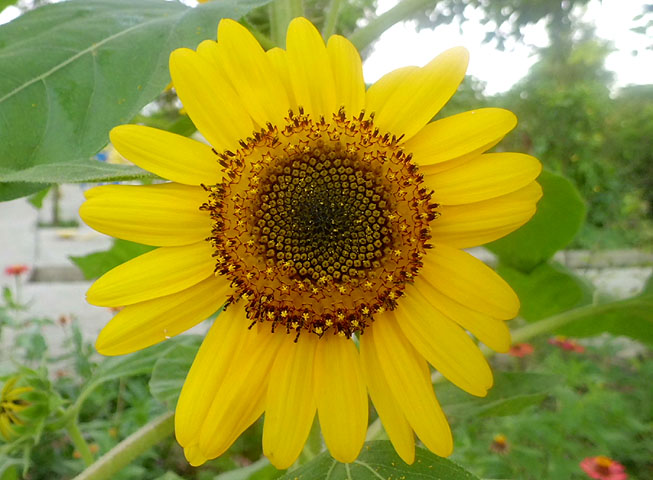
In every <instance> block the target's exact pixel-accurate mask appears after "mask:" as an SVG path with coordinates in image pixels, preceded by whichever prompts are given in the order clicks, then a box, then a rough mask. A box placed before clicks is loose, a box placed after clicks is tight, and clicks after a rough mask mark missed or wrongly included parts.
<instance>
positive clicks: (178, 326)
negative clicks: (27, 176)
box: [80, 18, 541, 468]
mask: <svg viewBox="0 0 653 480" xmlns="http://www.w3.org/2000/svg"><path fill="white" fill-rule="evenodd" d="M286 45H287V48H286V49H285V50H282V49H279V48H273V49H271V50H268V51H264V50H263V49H262V48H261V46H260V45H259V44H258V42H257V41H256V40H255V39H254V37H253V36H252V35H251V34H250V33H249V32H248V31H247V30H246V29H245V28H244V27H242V26H241V25H239V24H238V23H237V22H234V21H233V20H222V21H221V22H220V25H219V28H218V41H217V42H214V41H205V42H202V43H201V44H200V45H199V46H198V48H197V50H196V51H194V50H189V49H179V50H176V51H174V52H173V53H172V55H171V57H170V72H171V76H172V80H173V84H174V87H175V89H176V91H177V93H178V95H179V97H180V99H181V100H182V102H183V104H184V108H185V110H186V111H187V113H188V115H189V116H190V118H191V119H192V120H193V122H194V123H195V125H196V126H197V128H198V130H199V131H200V132H201V133H202V135H203V137H204V138H205V139H206V140H207V142H208V143H209V144H210V145H207V144H205V143H202V142H199V141H195V140H193V139H189V138H185V137H181V136H178V135H174V134H171V133H168V132H162V131H159V130H156V129H153V128H149V127H144V126H137V125H123V126H119V127H116V128H115V129H114V130H113V131H112V132H111V140H112V142H113V144H114V145H115V147H116V149H117V150H118V151H119V152H120V153H121V154H122V155H124V156H125V157H126V158H127V159H128V160H130V161H132V162H133V163H135V164H136V165H139V166H140V167H142V168H145V169H147V170H150V171H152V172H154V173H156V174H158V175H160V176H161V177H164V178H166V179H168V180H170V182H167V183H163V184H157V185H149V186H116V185H110V186H103V187H98V188H95V189H92V190H90V191H88V192H87V199H88V200H87V201H86V202H85V203H84V205H83V206H82V208H81V210H80V214H81V216H82V218H83V219H84V220H85V221H86V222H87V223H88V224H89V225H90V226H92V227H93V228H95V229H97V230H99V231H101V232H104V233H107V234H109V235H113V236H116V237H119V238H123V239H127V240H131V241H135V242H140V243H145V244H149V245H153V246H156V247H159V248H157V249H156V250H153V251H151V252H148V253H146V254H145V255H142V256H140V257H137V258H135V259H133V260H131V261H129V262H127V263H125V264H123V265H121V266H119V267H117V268H115V269H114V270H112V271H110V272H108V273H107V274H105V275H104V276H103V277H101V278H100V279H99V280H98V281H97V282H96V283H95V284H94V285H93V286H92V287H91V289H90V290H89V292H88V300H89V301H90V302H91V303H94V304H96V305H100V306H107V307H123V308H122V309H121V310H120V312H119V313H118V314H117V315H116V316H115V317H114V318H113V320H112V321H111V322H110V323H109V324H108V325H107V326H106V327H105V328H104V330H103V331H102V332H101V333H100V336H99V338H98V341H97V347H98V350H99V351H100V352H101V353H105V354H109V355H116V354H122V353H128V352H131V351H134V350H138V349H140V348H144V347H147V346H149V345H152V344H154V343H157V342H160V341H164V340H165V339H167V338H170V337H171V336H174V335H176V334H178V333H181V332H183V331H184V330H187V329H188V328H190V327H192V326H193V325H195V324H197V323H199V322H200V321H202V320H204V319H205V318H206V317H207V316H209V315H211V314H212V313H214V312H215V311H216V310H218V309H219V308H220V306H222V305H224V304H226V305H227V306H226V309H225V310H224V311H223V312H222V313H221V314H220V316H219V317H218V319H217V320H216V322H215V323H214V324H213V326H212V327H211V330H210V331H209V333H208V334H207V337H206V339H205V340H204V343H203V344H202V346H201V348H200V350H199V352H198V354H197V357H196V359H195V362H194V363H193V366H192V368H191V370H190V372H189V374H188V377H187V378H186V382H185V384H184V387H183V389H182V392H181V396H180V398H179V402H178V404H177V410H176V415H175V425H176V436H177V439H178V441H179V442H180V444H181V445H182V446H183V447H184V451H185V453H186V456H187V458H188V460H189V462H190V463H191V464H193V465H198V464H201V463H203V462H205V461H206V460H207V459H210V458H215V457H217V456H219V455H221V454H222V453H223V452H224V451H226V449H227V448H229V446H230V445H231V444H232V443H233V442H234V441H235V439H236V438H238V436H239V435H240V434H241V433H242V432H243V431H244V430H245V429H246V428H247V427H248V426H249V425H251V424H252V423H253V422H254V421H255V420H256V419H257V418H259V417H260V416H261V414H262V413H263V412H265V423H264V432H263V451H264V453H265V454H266V455H267V456H268V458H269V459H270V461H271V462H272V463H273V464H274V465H275V466H276V467H278V468H287V467H288V466H290V465H292V463H293V462H294V461H295V460H296V459H297V457H298V455H299V453H300V452H301V449H302V447H303V445H304V442H305V441H306V438H307V436H308V433H309V431H310V429H311V425H312V423H313V419H314V417H315V414H316V412H317V414H318V416H319V420H320V427H321V430H322V433H323V435H324V439H325V443H326V446H327V448H328V449H329V451H330V452H331V454H332V455H333V456H334V457H335V458H336V459H337V460H340V461H343V462H351V461H353V460H354V459H355V458H356V457H357V455H358V453H359V451H360V449H361V447H362V445H363V442H364V440H365V433H366V429H367V420H368V400H367V398H368V393H369V395H370V397H371V398H372V401H373V402H374V405H375V407H376V410H377V412H378V413H379V416H380V418H381V420H382V422H383V424H384V426H385V428H386V430H387V432H388V436H389V437H390V440H391V441H392V443H393V445H394V446H395V448H396V450H397V452H398V453H399V455H400V456H401V457H402V458H403V459H404V460H405V461H406V462H407V463H412V461H413V460H414V454H415V440H414V434H416V435H417V436H418V437H419V438H420V440H421V441H422V442H423V443H424V444H425V445H426V446H427V447H428V448H429V449H430V450H432V451H433V452H435V453H437V454H440V455H448V454H449V453H450V452H451V449H452V439H451V432H450V429H449V426H448V424H447V421H446V419H445V417H444V414H443V412H442V410H441V408H440V406H439V404H438V402H437V399H436V397H435V394H434V391H433V386H432V383H431V379H430V375H431V373H430V370H429V364H430V365H431V366H433V367H434V368H435V369H437V370H438V371H439V372H440V373H441V374H442V375H443V376H444V377H446V378H448V379H449V380H451V381H452V382H453V383H455V384H456V385H458V386H459V387H461V388H462V389H464V390H466V391H467V392H469V393H471V394H473V395H478V396H484V395H485V394H486V393H487V391H488V389H489V388H490V387H491V385H492V373H491V371H490V369H489V366H488V364H487V362H486V360H485V358H484V357H483V355H482V354H481V352H480V351H479V349H478V348H477V345H476V343H475V341H474V340H473V339H472V337H471V336H470V335H469V333H472V334H473V335H474V337H475V338H476V339H477V340H479V341H481V342H483V343H485V344H487V345H488V346H490V347H492V348H494V349H495V350H498V351H504V352H505V351H507V350H508V349H509V346H510V334H509V331H508V328H507V327H506V325H505V322H504V321H505V320H508V319H511V318H513V317H514V316H515V315H516V314H517V311H518V309H519V301H518V299H517V297H516V295H515V294H514V292H513V291H512V290H511V289H510V287H509V286H508V285H507V284H506V283H505V282H504V281H503V280H502V279H501V278H500V277H499V276H498V275H496V273H494V272H493V271H492V270H491V269H489V268H488V267H487V266H485V265H484V264H483V263H482V262H480V261H479V260H477V259H475V258H474V257H472V256H471V255H469V254H468V253H466V252H464V251H462V249H463V248H467V247H472V246H476V245H481V244H483V243H486V242H489V241H492V240H495V239H497V238H500V237H502V236H504V235H506V234H507V233H509V232H511V231H513V230H515V229H516V228H519V227H520V226H521V225H523V224H524V223H525V222H526V221H528V219H529V218H530V217H531V216H532V215H533V214H534V212H535V204H536V202H537V201H538V199H539V198H540V196H541V189H540V187H539V185H538V184H537V183H536V182H535V181H534V180H535V178H536V177H537V175H538V174H539V172H540V164H539V162H538V161H537V160H536V159H534V158H533V157H530V156H528V155H524V154H518V153H485V152H486V151H487V150H488V149H490V148H491V147H493V146H494V145H496V144H497V143H498V142H499V141H500V140H501V138H502V137H503V136H504V135H505V134H506V133H507V132H508V131H510V130H511V129H512V128H513V127H514V126H515V124H516V119H515V116H514V115H513V114H512V113H510V112H508V111H506V110H502V109H496V108H489V109H480V110H474V111H470V112H465V113H462V114H459V115H454V116H453V117H448V118H444V119H441V120H437V121H434V122H431V120H432V118H433V117H434V116H435V115H436V114H437V112H438V111H439V110H440V108H442V106H443V105H444V104H445V103H446V102H447V100H448V99H449V98H450V97H451V96H452V95H453V93H454V92H455V91H456V89H457V88H458V85H459V84H460V82H461V81H462V79H463V77H464V75H465V69H466V67H467V61H468V54H467V51H466V50H465V49H463V48H454V49H451V50H448V51H446V52H444V53H442V54H441V55H439V56H438V57H436V58H435V59H433V60H432V61H431V62H429V63H428V64H427V65H425V66H424V67H421V68H420V67H406V68H402V69H399V70H396V71H394V72H391V73H389V74H388V75H386V76H384V77H382V78H381V79H379V80H378V81H377V82H376V83H375V84H374V85H372V86H371V87H370V88H369V89H367V88H366V85H365V82H364V80H363V74H362V66H361V59H360V56H359V55H358V52H357V51H356V49H355V48H354V46H353V45H352V44H351V43H350V42H349V41H348V40H346V39H345V38H343V37H340V36H337V35H334V36H332V37H331V38H329V39H328V42H327V43H326V44H325V42H324V41H323V39H322V37H321V36H320V34H319V33H318V32H317V30H316V29H315V27H314V26H313V25H312V24H311V23H310V22H309V21H308V20H306V19H303V18H297V19H295V20H293V21H292V22H291V23H290V26H289V29H288V35H287V39H286ZM429 122H430V123H429ZM468 332H469V333H468Z"/></svg>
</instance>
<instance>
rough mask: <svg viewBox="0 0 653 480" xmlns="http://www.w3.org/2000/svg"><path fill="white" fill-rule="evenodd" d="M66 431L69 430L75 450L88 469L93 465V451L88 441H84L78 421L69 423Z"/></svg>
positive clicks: (74, 420)
mask: <svg viewBox="0 0 653 480" xmlns="http://www.w3.org/2000/svg"><path fill="white" fill-rule="evenodd" d="M66 430H68V435H69V436H70V439H71V440H72V442H73V445H74V446H75V449H76V450H77V451H78V452H79V453H80V455H81V456H82V460H84V464H85V465H86V466H87V467H88V466H90V465H92V464H93V454H92V453H91V449H90V448H89V446H88V443H86V440H84V436H83V435H82V432H81V431H80V429H79V425H78V424H77V419H73V420H71V421H70V422H68V424H67V425H66Z"/></svg>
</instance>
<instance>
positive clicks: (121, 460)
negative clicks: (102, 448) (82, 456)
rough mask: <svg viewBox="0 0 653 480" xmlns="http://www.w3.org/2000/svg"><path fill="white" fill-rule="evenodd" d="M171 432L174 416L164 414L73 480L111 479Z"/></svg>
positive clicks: (169, 413)
mask: <svg viewBox="0 0 653 480" xmlns="http://www.w3.org/2000/svg"><path fill="white" fill-rule="evenodd" d="M173 431H174V414H173V413H172V412H168V413H164V414H163V415H161V416H160V417H158V418H155V419H154V420H152V421H151V422H150V423H148V424H146V425H144V426H143V427H141V428H140V429H139V430H137V431H136V432H134V433H132V434H131V435H130V436H129V437H127V438H125V439H124V440H123V441H122V442H120V443H119V444H118V445H116V446H115V447H113V448H112V449H111V450H109V451H108V452H107V453H106V454H105V455H103V456H102V457H101V458H100V459H99V460H98V461H97V462H95V463H94V464H93V465H91V466H90V467H89V468H87V469H86V470H84V471H83V472H82V473H80V474H79V475H77V476H76V477H75V478H74V480H106V479H112V478H114V477H115V474H116V473H117V472H119V471H120V470H122V469H123V468H124V467H126V466H127V465H129V464H130V463H131V462H132V461H133V460H134V459H135V458H136V457H138V456H139V455H141V454H142V453H144V452H145V451H147V450H148V449H150V448H151V447H153V446H154V445H156V444H157V443H159V442H160V441H161V440H163V439H165V438H167V437H169V436H170V435H171V434H172V432H173Z"/></svg>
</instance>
